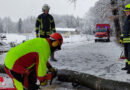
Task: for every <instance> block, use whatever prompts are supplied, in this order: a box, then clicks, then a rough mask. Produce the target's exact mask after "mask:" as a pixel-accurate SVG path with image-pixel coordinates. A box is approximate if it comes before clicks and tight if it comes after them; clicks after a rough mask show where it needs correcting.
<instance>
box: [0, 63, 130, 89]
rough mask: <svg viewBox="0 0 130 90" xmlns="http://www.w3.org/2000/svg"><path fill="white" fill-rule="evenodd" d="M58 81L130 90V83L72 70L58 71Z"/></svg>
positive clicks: (1, 70) (94, 87)
mask: <svg viewBox="0 0 130 90" xmlns="http://www.w3.org/2000/svg"><path fill="white" fill-rule="evenodd" d="M0 73H5V70H4V65H0ZM57 77H58V80H59V81H62V82H72V83H77V84H79V85H83V86H86V87H88V88H91V89H95V90H130V83H128V82H121V81H114V80H109V79H104V78H101V77H97V76H94V75H90V74H86V73H81V72H77V71H72V70H65V69H62V70H58V74H57Z"/></svg>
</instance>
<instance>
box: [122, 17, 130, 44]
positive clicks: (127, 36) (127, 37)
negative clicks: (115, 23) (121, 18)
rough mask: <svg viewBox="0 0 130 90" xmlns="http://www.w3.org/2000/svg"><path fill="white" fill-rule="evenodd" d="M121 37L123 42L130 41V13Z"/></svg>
mask: <svg viewBox="0 0 130 90" xmlns="http://www.w3.org/2000/svg"><path fill="white" fill-rule="evenodd" d="M121 37H122V39H123V43H130V15H129V16H128V17H127V18H126V20H125V24H124V27H123V34H122V35H121Z"/></svg>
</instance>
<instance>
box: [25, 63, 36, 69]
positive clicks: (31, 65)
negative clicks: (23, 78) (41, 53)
mask: <svg viewBox="0 0 130 90" xmlns="http://www.w3.org/2000/svg"><path fill="white" fill-rule="evenodd" d="M34 65H36V63H33V64H32V65H31V66H29V67H28V68H26V69H27V70H28V69H31V68H32V67H33V66H34Z"/></svg>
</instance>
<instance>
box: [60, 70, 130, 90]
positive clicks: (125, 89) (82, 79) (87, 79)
mask: <svg viewBox="0 0 130 90" xmlns="http://www.w3.org/2000/svg"><path fill="white" fill-rule="evenodd" d="M58 80H59V81H63V82H73V83H77V84H80V85H83V86H86V87H89V88H92V89H94V90H130V83H127V82H120V81H114V80H109V79H103V78H100V77H97V76H93V75H90V74H86V73H79V72H76V71H72V70H59V71H58Z"/></svg>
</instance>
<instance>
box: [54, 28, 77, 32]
mask: <svg viewBox="0 0 130 90" xmlns="http://www.w3.org/2000/svg"><path fill="white" fill-rule="evenodd" d="M56 31H71V32H74V31H76V29H75V28H56Z"/></svg>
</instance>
